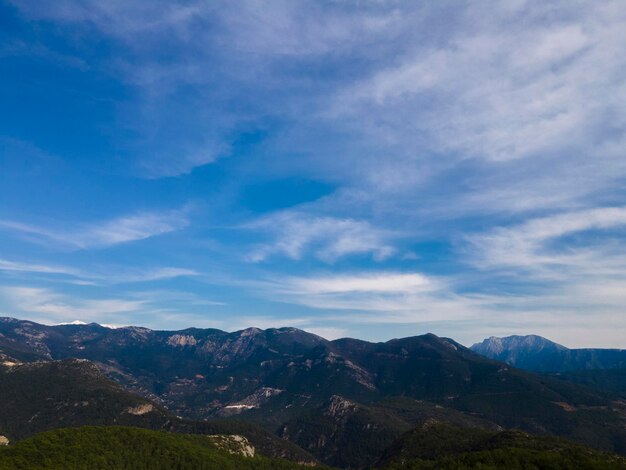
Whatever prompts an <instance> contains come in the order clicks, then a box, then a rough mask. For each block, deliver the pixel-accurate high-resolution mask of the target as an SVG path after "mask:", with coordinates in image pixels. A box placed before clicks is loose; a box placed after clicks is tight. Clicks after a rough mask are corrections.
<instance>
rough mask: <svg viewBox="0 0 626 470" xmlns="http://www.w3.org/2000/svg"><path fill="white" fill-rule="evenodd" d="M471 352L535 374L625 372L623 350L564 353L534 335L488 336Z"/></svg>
mask: <svg viewBox="0 0 626 470" xmlns="http://www.w3.org/2000/svg"><path fill="white" fill-rule="evenodd" d="M471 349H472V351H474V352H476V353H478V354H481V355H483V356H485V357H488V358H490V359H495V360H498V361H502V362H506V363H507V364H510V365H512V366H515V367H519V368H520V369H526V370H531V371H535V372H569V371H575V370H593V369H618V368H626V350H622V349H568V348H566V347H565V346H561V345H560V344H557V343H554V342H552V341H550V340H548V339H546V338H542V337H541V336H536V335H528V336H507V337H505V338H496V337H493V336H492V337H491V338H487V339H485V340H484V341H483V342H482V343H476V344H474V345H473V346H472V347H471Z"/></svg>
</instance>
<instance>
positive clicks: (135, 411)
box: [126, 403, 154, 416]
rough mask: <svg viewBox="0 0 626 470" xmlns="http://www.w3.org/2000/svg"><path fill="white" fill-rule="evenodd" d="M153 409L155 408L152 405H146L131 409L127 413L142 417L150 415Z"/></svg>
mask: <svg viewBox="0 0 626 470" xmlns="http://www.w3.org/2000/svg"><path fill="white" fill-rule="evenodd" d="M153 409H154V406H152V405H151V404H150V403H146V404H143V405H137V406H133V407H130V408H128V409H127V410H126V412H127V413H128V414H131V415H135V416H141V415H145V414H147V413H150V412H151V411H152V410H153Z"/></svg>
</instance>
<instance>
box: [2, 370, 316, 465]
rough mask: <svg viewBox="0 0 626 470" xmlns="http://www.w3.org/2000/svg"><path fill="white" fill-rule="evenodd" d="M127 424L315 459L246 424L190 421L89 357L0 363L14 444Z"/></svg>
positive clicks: (5, 422) (5, 426)
mask: <svg viewBox="0 0 626 470" xmlns="http://www.w3.org/2000/svg"><path fill="white" fill-rule="evenodd" d="M84 425H124V426H135V427H142V428H148V429H156V430H164V431H171V432H177V433H194V434H203V435H237V436H243V437H244V438H245V439H247V440H248V441H249V442H251V443H252V445H254V447H255V448H256V449H257V450H258V452H259V453H260V454H261V455H266V456H270V457H281V458H287V459H292V460H294V461H300V462H314V459H313V458H312V457H311V456H310V455H309V454H307V453H306V452H304V451H302V450H301V449H299V448H298V447H297V446H295V445H293V444H291V443H289V442H287V441H285V440H283V439H280V438H278V437H276V436H274V435H272V434H271V433H269V432H267V431H264V430H263V429H261V428H259V427H257V426H255V425H253V424H247V423H240V422H231V421H223V420H209V421H200V422H196V421H190V420H184V419H181V418H178V417H176V416H173V415H172V414H171V413H169V412H168V411H167V410H165V409H163V408H162V407H160V406H158V405H156V404H155V403H152V402H150V401H149V400H147V399H145V398H142V397H139V396H136V395H134V394H131V393H129V392H127V391H125V390H124V389H123V388H122V387H121V386H120V385H119V384H117V383H115V382H113V381H111V380H110V379H108V378H106V377H105V376H104V375H102V373H101V372H100V370H99V369H98V368H97V367H96V366H95V365H94V364H93V363H91V362H90V361H87V360H84V359H65V360H60V361H38V362H31V363H17V362H16V360H15V359H14V360H13V361H4V363H2V364H0V435H2V436H5V437H6V438H7V439H8V440H9V441H10V442H11V443H15V442H17V441H20V440H22V439H24V438H27V437H30V436H32V435H35V434H37V433H40V432H42V431H47V430H51V429H56V428H62V427H75V426H84Z"/></svg>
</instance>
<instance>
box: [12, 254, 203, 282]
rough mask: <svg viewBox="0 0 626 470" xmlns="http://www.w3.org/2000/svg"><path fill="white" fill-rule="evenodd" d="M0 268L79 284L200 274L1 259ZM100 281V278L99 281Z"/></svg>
mask: <svg viewBox="0 0 626 470" xmlns="http://www.w3.org/2000/svg"><path fill="white" fill-rule="evenodd" d="M0 271H6V272H13V273H37V274H42V275H55V276H56V275H60V276H62V277H63V278H66V279H65V281H66V282H68V283H72V284H76V285H90V286H92V285H97V283H101V284H123V283H135V282H151V281H160V280H165V279H174V278H177V277H189V276H199V275H200V273H199V272H198V271H195V270H192V269H186V268H176V267H159V268H153V269H150V268H147V269H128V268H126V267H119V266H116V267H107V268H105V269H103V268H102V267H97V268H92V269H89V270H84V269H76V268H72V267H68V266H59V265H49V264H34V263H23V262H15V261H9V260H6V259H0ZM96 281H97V282H96Z"/></svg>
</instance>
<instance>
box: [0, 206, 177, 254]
mask: <svg viewBox="0 0 626 470" xmlns="http://www.w3.org/2000/svg"><path fill="white" fill-rule="evenodd" d="M188 224H189V222H188V219H187V217H186V215H185V211H183V210H178V211H169V212H140V213H137V214H133V215H128V216H123V217H118V218H115V219H111V220H106V221H103V222H100V223H95V224H83V225H75V226H74V227H69V228H48V227H40V226H36V225H30V224H24V223H21V222H14V221H9V220H0V228H4V229H6V230H10V231H13V232H17V233H20V234H22V235H24V236H25V237H26V238H27V239H28V240H31V241H35V242H40V243H46V244H53V245H57V246H65V247H69V248H73V249H90V248H105V247H108V246H113V245H118V244H120V243H127V242H132V241H137V240H145V239H147V238H151V237H155V236H158V235H163V234H166V233H170V232H174V231H177V230H181V229H183V228H185V227H186V226H187V225H188Z"/></svg>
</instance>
